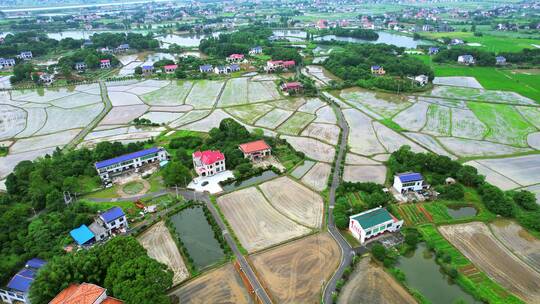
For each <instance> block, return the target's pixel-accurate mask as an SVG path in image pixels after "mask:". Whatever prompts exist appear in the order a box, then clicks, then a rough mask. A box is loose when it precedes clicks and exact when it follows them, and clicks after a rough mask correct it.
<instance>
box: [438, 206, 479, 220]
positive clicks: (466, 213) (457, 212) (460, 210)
mask: <svg viewBox="0 0 540 304" xmlns="http://www.w3.org/2000/svg"><path fill="white" fill-rule="evenodd" d="M447 207H448V208H447V210H446V211H447V212H448V215H450V216H451V217H452V218H453V219H460V218H466V217H471V216H475V215H476V214H477V213H478V210H476V208H474V207H456V206H447Z"/></svg>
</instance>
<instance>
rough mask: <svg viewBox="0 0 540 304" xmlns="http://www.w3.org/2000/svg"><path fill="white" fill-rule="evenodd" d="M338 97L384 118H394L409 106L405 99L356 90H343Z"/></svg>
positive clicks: (392, 95)
mask: <svg viewBox="0 0 540 304" xmlns="http://www.w3.org/2000/svg"><path fill="white" fill-rule="evenodd" d="M340 97H341V98H343V99H345V100H346V101H348V102H349V103H351V104H354V105H357V104H362V105H363V106H365V107H367V108H369V109H370V110H372V111H374V112H375V113H377V114H380V115H381V116H382V117H386V118H389V117H392V116H394V115H395V114H397V113H399V112H401V111H402V110H403V109H405V108H407V107H409V106H410V105H411V103H410V102H409V101H408V100H407V99H408V98H407V97H402V96H398V95H394V94H386V93H374V92H369V91H366V90H362V89H357V88H354V89H347V90H343V91H342V92H341V94H340Z"/></svg>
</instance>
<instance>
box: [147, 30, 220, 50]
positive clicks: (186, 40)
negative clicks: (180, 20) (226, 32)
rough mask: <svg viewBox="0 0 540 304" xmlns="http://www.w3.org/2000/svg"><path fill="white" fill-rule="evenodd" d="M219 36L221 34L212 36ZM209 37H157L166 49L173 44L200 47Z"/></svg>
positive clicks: (190, 35)
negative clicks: (202, 41)
mask: <svg viewBox="0 0 540 304" xmlns="http://www.w3.org/2000/svg"><path fill="white" fill-rule="evenodd" d="M219 34H221V32H215V33H212V36H214V37H217V36H219ZM207 37H209V35H205V34H184V35H177V34H169V35H164V36H159V37H156V39H157V40H159V41H161V42H163V44H164V46H163V47H164V48H169V46H170V45H171V44H173V43H176V44H178V45H181V46H188V47H197V46H199V44H200V42H201V40H203V39H204V38H207Z"/></svg>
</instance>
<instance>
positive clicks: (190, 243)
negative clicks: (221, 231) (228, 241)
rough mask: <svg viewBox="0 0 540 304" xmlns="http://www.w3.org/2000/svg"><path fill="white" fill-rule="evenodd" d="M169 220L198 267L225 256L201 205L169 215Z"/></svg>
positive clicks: (205, 265) (203, 266)
mask: <svg viewBox="0 0 540 304" xmlns="http://www.w3.org/2000/svg"><path fill="white" fill-rule="evenodd" d="M171 221H172V223H173V225H174V228H175V230H176V234H177V235H178V237H179V238H180V239H181V240H182V243H184V246H185V248H186V250H187V251H188V253H189V255H190V256H191V258H192V259H193V263H194V264H195V266H196V267H197V268H198V269H202V268H205V267H207V266H210V265H212V264H214V263H216V262H218V261H219V260H221V259H222V258H223V257H224V256H225V254H224V253H223V250H222V249H221V247H220V245H219V242H218V241H217V240H216V239H215V237H214V231H213V230H212V227H211V226H210V224H208V221H207V220H206V217H205V216H204V211H203V207H202V206H195V207H193V208H187V209H184V210H182V211H180V212H178V213H176V214H175V215H173V216H171Z"/></svg>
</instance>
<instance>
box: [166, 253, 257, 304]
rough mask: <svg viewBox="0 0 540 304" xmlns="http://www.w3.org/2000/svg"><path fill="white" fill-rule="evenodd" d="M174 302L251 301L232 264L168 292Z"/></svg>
mask: <svg viewBox="0 0 540 304" xmlns="http://www.w3.org/2000/svg"><path fill="white" fill-rule="evenodd" d="M169 295H170V296H172V298H173V299H175V300H173V301H172V302H173V303H174V304H177V303H182V304H188V303H189V304H206V303H213V304H214V303H216V304H218V303H219V304H237V303H238V304H243V303H253V301H252V299H251V297H250V295H249V293H248V291H247V289H246V288H245V287H244V285H243V282H242V279H241V278H240V276H239V275H238V273H237V272H236V270H235V269H234V267H233V265H232V264H230V263H229V264H227V265H224V266H222V267H220V268H218V269H215V270H212V271H210V272H208V273H205V274H204V275H202V276H200V277H198V278H196V279H194V280H192V281H190V282H188V283H186V284H185V285H183V286H181V287H180V288H178V289H176V290H174V291H173V292H171V293H170V294H169Z"/></svg>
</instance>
